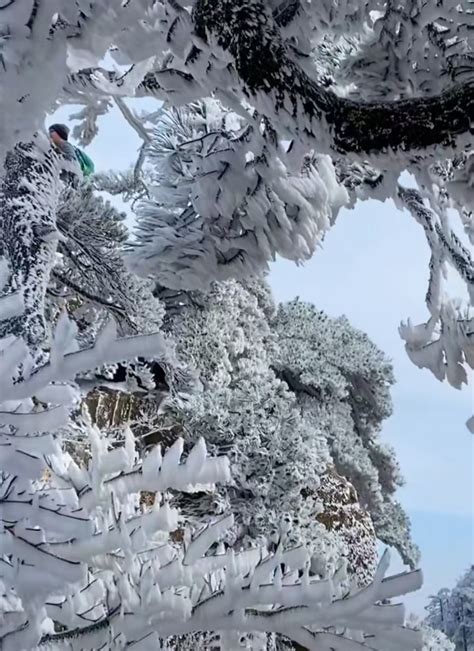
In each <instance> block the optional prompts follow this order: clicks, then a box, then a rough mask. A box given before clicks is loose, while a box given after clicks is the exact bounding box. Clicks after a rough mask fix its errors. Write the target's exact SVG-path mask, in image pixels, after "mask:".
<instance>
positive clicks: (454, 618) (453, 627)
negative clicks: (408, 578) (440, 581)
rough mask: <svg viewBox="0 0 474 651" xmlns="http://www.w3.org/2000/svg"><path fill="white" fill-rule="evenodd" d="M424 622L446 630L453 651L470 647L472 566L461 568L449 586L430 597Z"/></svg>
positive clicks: (473, 636) (473, 641) (473, 644)
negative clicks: (455, 581) (456, 579)
mask: <svg viewBox="0 0 474 651" xmlns="http://www.w3.org/2000/svg"><path fill="white" fill-rule="evenodd" d="M427 610H428V616H427V618H426V621H427V623H428V624H429V625H430V626H432V627H433V628H438V629H440V630H442V631H444V632H445V633H446V635H447V636H448V638H449V639H450V640H451V641H452V642H453V643H454V645H455V648H456V651H471V650H472V649H474V566H471V567H470V568H468V569H467V570H466V572H464V574H463V575H462V576H461V578H460V579H459V581H458V582H457V583H456V585H455V586H454V588H452V590H449V589H447V588H443V589H442V590H440V591H439V592H438V594H437V595H435V596H433V597H431V599H430V602H429V604H428V606H427Z"/></svg>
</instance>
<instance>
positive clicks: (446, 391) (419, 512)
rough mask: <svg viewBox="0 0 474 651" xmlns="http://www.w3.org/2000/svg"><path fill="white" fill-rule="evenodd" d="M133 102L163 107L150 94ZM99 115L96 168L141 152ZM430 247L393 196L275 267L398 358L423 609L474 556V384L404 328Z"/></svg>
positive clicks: (397, 398)
mask: <svg viewBox="0 0 474 651" xmlns="http://www.w3.org/2000/svg"><path fill="white" fill-rule="evenodd" d="M133 105H134V106H135V107H139V108H142V107H144V108H145V109H147V110H148V109H153V108H156V106H157V105H156V103H152V102H151V101H150V100H145V101H143V100H141V101H135V102H133ZM73 112H74V110H73V108H69V109H62V110H60V111H58V112H57V113H56V114H55V115H54V121H64V122H67V117H68V115H70V114H71V113H73ZM99 124H100V131H99V135H98V136H97V138H96V139H95V141H94V142H93V144H92V145H91V146H90V147H89V148H87V149H86V151H87V152H88V153H89V154H90V155H91V156H92V158H93V159H94V162H95V164H96V169H97V171H105V170H107V169H110V168H114V169H118V170H120V169H126V168H127V167H128V166H129V165H130V164H131V163H132V162H133V161H134V160H135V155H136V151H137V149H138V147H139V144H140V143H139V140H138V138H137V136H136V135H135V134H134V132H133V131H132V130H131V128H130V127H129V126H128V125H127V124H126V123H125V121H124V120H123V118H122V117H121V116H120V115H119V114H118V111H116V110H114V111H113V112H112V113H111V114H109V115H108V116H106V117H105V118H100V120H99ZM428 254H429V252H428V248H427V246H426V244H425V241H424V235H423V232H422V229H421V227H419V226H418V225H417V224H416V223H415V222H414V220H413V219H412V218H411V217H410V216H409V215H408V214H407V213H402V212H400V211H398V210H396V209H395V207H394V206H393V204H392V203H391V202H386V203H384V204H382V203H379V202H364V203H359V204H358V205H357V206H356V208H355V209H354V210H352V211H350V212H347V211H344V212H343V213H341V215H340V216H339V218H338V220H337V223H336V225H335V226H334V228H333V229H332V230H331V231H330V233H329V234H328V236H327V238H326V241H325V243H324V246H323V249H322V250H319V251H318V252H317V253H316V254H315V256H314V257H313V258H312V260H311V261H309V262H308V263H307V264H306V265H305V266H303V267H296V266H295V265H294V264H293V263H291V262H288V261H285V260H279V261H277V262H276V263H275V264H274V265H273V269H272V273H271V275H270V282H271V285H272V288H273V291H274V293H275V296H276V298H277V299H278V300H280V301H283V300H289V299H292V298H294V297H295V296H299V297H300V298H301V299H303V300H306V301H310V302H312V303H314V304H315V305H316V307H317V308H318V309H322V310H324V311H326V312H327V313H328V314H329V315H331V316H338V315H340V314H345V315H347V317H348V318H349V320H350V322H351V323H352V325H353V326H355V327H357V328H360V329H361V330H363V331H365V332H366V333H367V334H368V335H369V336H370V338H371V339H372V340H373V341H374V342H375V343H376V344H377V345H378V346H379V347H380V348H381V349H382V350H383V351H384V352H385V353H386V354H387V355H388V356H389V357H390V358H391V359H392V361H393V364H394V369H395V376H396V380H397V384H396V386H395V387H394V389H393V392H392V397H393V402H394V414H393V416H392V417H391V418H390V419H389V420H388V421H387V422H386V423H385V425H384V428H383V438H384V439H385V440H386V441H388V442H389V443H391V444H392V445H393V446H394V447H395V450H396V453H397V457H398V459H399V462H400V465H401V468H402V472H403V474H404V476H405V478H406V486H405V487H404V488H403V489H401V490H400V491H399V494H398V497H399V500H400V501H401V502H402V504H403V506H404V507H405V509H406V510H407V511H408V513H409V515H410V517H411V519H412V524H413V536H414V539H415V541H416V542H417V543H418V544H419V546H420V548H421V552H422V561H421V567H422V568H423V571H424V575H425V585H424V587H423V589H422V590H421V591H420V592H418V593H416V595H413V596H411V597H408V598H407V599H406V602H407V605H408V608H409V609H411V610H414V611H416V612H417V613H418V614H422V613H423V607H424V605H425V604H426V597H427V595H429V594H432V593H433V592H437V591H438V589H439V588H441V587H444V586H448V587H450V586H452V585H453V583H454V582H455V581H456V579H457V578H458V577H459V576H460V575H461V573H462V572H463V571H464V570H465V569H466V568H467V567H468V566H469V565H471V564H472V563H474V529H473V516H474V470H473V468H474V446H473V441H474V439H473V436H472V435H471V434H470V433H469V432H468V430H467V428H466V427H465V422H466V420H467V419H468V418H469V416H470V415H471V414H472V412H473V393H472V388H469V389H464V390H463V391H457V390H456V389H454V388H452V387H451V386H449V385H448V384H446V383H444V384H443V383H440V382H439V381H438V380H436V379H435V378H434V377H433V376H432V375H431V374H430V373H429V371H426V370H424V371H422V370H419V369H417V368H416V367H415V366H414V365H413V364H412V363H411V362H410V361H409V359H408V357H407V356H406V353H405V351H404V348H403V342H402V341H401V340H400V338H399V335H398V326H399V324H400V322H401V321H402V320H406V319H407V317H410V318H412V319H413V321H414V322H415V323H421V322H422V321H425V319H426V308H425V306H424V295H425V292H426V281H427V275H428ZM454 550H455V551H454ZM399 569H401V568H400V565H397V562H394V570H396V571H399Z"/></svg>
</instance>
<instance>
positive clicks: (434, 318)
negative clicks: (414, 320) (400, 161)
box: [398, 186, 474, 389]
mask: <svg viewBox="0 0 474 651" xmlns="http://www.w3.org/2000/svg"><path fill="white" fill-rule="evenodd" d="M398 196H399V198H400V200H401V201H402V203H403V205H404V206H405V207H406V208H408V210H409V211H410V212H411V214H412V215H413V217H414V218H415V219H416V221H417V222H418V223H419V224H420V225H421V226H422V227H423V230H424V231H425V235H426V239H427V241H428V244H429V247H430V250H431V262H430V278H429V285H428V292H427V296H426V304H427V306H428V309H429V311H430V319H429V321H428V322H427V323H425V324H421V325H417V326H412V325H411V323H410V322H408V323H407V324H402V326H401V327H400V334H401V336H402V338H403V339H404V340H405V342H406V345H405V348H406V351H407V353H408V355H409V357H410V359H411V360H412V361H413V362H414V363H415V364H416V365H417V366H418V367H419V368H429V369H430V370H431V371H432V372H433V373H434V375H435V376H436V377H437V378H438V379H439V380H444V379H445V378H446V379H447V380H448V382H449V383H450V384H451V385H452V386H454V387H456V388H458V389H459V388H461V386H462V384H463V383H467V372H466V370H465V368H464V365H466V366H468V367H470V368H474V335H473V332H472V331H473V325H474V319H473V318H472V317H470V316H469V314H467V315H466V317H464V318H463V317H462V315H461V314H459V310H458V309H457V308H456V306H455V304H454V303H453V302H448V303H445V302H443V297H442V292H441V287H442V283H443V266H444V265H445V264H446V263H449V265H450V266H451V267H452V268H454V269H455V270H456V271H457V273H458V274H459V276H460V277H461V279H462V280H463V281H464V283H465V285H466V290H467V293H468V296H469V299H470V304H471V305H472V304H473V303H474V261H473V259H472V257H471V254H470V252H469V251H468V250H467V248H466V247H465V246H464V245H463V244H462V242H461V241H460V239H459V238H458V237H457V235H456V234H455V233H453V232H452V231H451V230H448V229H446V227H445V225H444V224H442V223H441V222H440V219H439V217H438V215H437V214H436V213H435V212H433V211H432V210H431V209H430V208H428V207H427V206H426V205H425V203H424V201H423V197H422V196H421V194H420V193H419V192H418V191H417V190H412V189H406V188H403V187H401V186H400V187H399V190H398Z"/></svg>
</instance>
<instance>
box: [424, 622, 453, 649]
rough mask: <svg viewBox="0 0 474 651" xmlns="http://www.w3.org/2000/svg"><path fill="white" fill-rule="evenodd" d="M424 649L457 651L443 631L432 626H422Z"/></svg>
mask: <svg viewBox="0 0 474 651" xmlns="http://www.w3.org/2000/svg"><path fill="white" fill-rule="evenodd" d="M421 632H422V634H423V651H455V647H454V644H453V643H452V642H451V640H449V638H448V637H446V635H445V634H444V633H442V632H441V631H438V630H436V629H434V628H431V627H430V626H422V627H421Z"/></svg>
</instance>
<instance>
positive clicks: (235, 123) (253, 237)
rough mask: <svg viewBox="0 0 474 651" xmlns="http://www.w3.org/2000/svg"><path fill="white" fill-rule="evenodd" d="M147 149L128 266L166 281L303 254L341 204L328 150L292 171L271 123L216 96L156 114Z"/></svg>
mask: <svg viewBox="0 0 474 651" xmlns="http://www.w3.org/2000/svg"><path fill="white" fill-rule="evenodd" d="M148 155H149V162H150V163H151V164H152V165H153V170H152V171H150V175H151V182H150V188H149V193H150V195H151V196H150V198H149V199H145V200H143V201H142V202H141V204H140V207H139V209H138V226H137V233H136V241H135V243H134V244H132V247H131V255H130V266H131V268H132V269H133V270H134V271H136V272H137V273H138V274H139V275H143V276H145V277H146V276H148V275H152V276H153V277H155V278H157V279H158V281H159V282H160V284H162V285H164V286H165V287H169V288H174V289H202V288H203V287H206V286H208V285H209V284H210V283H211V282H212V281H213V280H216V279H218V280H225V279H228V278H231V277H245V276H247V275H249V274H258V273H261V272H262V271H263V270H265V269H267V268H268V263H269V261H270V260H272V259H274V258H275V256H276V255H277V254H278V255H281V256H284V257H286V258H290V259H292V260H295V261H301V260H306V259H308V258H309V257H310V256H311V255H312V253H313V252H314V250H315V248H316V246H317V244H318V243H319V242H320V240H321V239H322V237H323V235H324V233H325V231H326V230H327V229H328V228H329V226H330V224H331V223H332V222H333V221H334V219H335V217H336V215H337V212H338V209H339V208H340V206H341V205H343V204H344V203H345V202H346V201H347V194H346V191H345V189H344V188H343V187H341V186H340V185H339V184H338V183H337V180H336V175H335V171H334V167H333V164H332V162H331V159H330V158H329V157H328V156H316V155H314V156H307V157H306V158H305V159H304V161H303V164H302V167H301V169H299V170H298V173H295V174H292V173H291V172H289V171H288V169H287V168H286V167H285V164H284V161H285V160H286V156H287V153H286V152H285V150H284V149H283V148H281V147H280V146H279V144H278V142H277V141H276V140H275V133H274V130H273V128H272V127H271V125H270V124H265V128H263V127H262V130H260V129H259V128H258V126H257V125H256V126H250V125H248V124H246V123H245V121H244V120H242V119H241V118H240V117H239V116H238V115H236V114H235V113H231V112H225V111H224V110H223V109H222V107H221V106H220V105H219V104H218V103H217V102H214V101H209V102H205V103H202V104H200V105H195V106H193V108H192V110H188V111H185V110H183V111H181V110H175V111H171V112H169V113H165V114H163V116H161V117H160V120H159V122H158V125H157V130H156V133H155V135H154V137H153V139H152V142H151V144H150V145H149V147H148Z"/></svg>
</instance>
